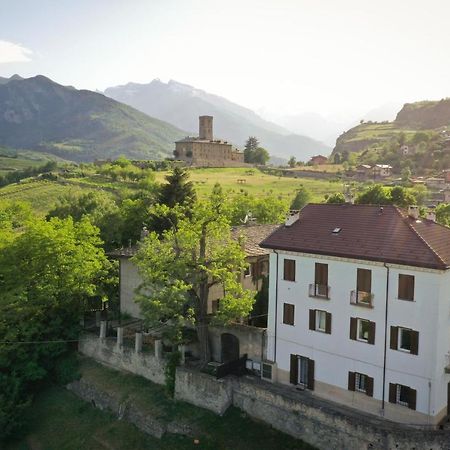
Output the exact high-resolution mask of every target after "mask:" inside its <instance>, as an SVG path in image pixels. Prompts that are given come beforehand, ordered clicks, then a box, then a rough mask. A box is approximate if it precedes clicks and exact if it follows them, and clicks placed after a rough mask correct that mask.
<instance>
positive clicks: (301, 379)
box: [289, 355, 315, 391]
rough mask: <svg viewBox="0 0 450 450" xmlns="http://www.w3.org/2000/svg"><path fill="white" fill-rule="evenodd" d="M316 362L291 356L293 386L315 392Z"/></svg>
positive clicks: (290, 374) (302, 357) (290, 376)
mask: <svg viewBox="0 0 450 450" xmlns="http://www.w3.org/2000/svg"><path fill="white" fill-rule="evenodd" d="M314 365H315V364H314V360H313V359H309V358H307V357H305V356H300V355H291V367H290V372H289V378H290V382H291V384H294V385H300V386H304V387H306V388H307V389H310V390H312V391H313V390H314Z"/></svg>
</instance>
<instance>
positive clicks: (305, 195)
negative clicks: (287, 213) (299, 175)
mask: <svg viewBox="0 0 450 450" xmlns="http://www.w3.org/2000/svg"><path fill="white" fill-rule="evenodd" d="M310 200H311V193H310V192H309V191H308V189H306V188H305V187H303V186H300V188H299V189H297V193H296V194H295V197H294V200H292V203H291V209H302V208H303V207H304V206H305V205H307V204H308V203H309V202H310Z"/></svg>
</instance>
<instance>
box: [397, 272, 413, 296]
mask: <svg viewBox="0 0 450 450" xmlns="http://www.w3.org/2000/svg"><path fill="white" fill-rule="evenodd" d="M398 298H399V299H400V300H409V301H413V300H414V276H413V275H403V274H399V276H398Z"/></svg>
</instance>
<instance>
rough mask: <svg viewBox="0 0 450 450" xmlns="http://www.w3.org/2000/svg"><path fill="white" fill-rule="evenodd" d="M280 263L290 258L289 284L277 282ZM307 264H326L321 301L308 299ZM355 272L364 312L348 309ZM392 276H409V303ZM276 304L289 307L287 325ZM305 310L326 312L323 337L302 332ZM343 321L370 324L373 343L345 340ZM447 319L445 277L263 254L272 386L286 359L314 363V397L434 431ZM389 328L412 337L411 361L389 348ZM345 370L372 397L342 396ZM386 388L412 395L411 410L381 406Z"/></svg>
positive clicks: (442, 390)
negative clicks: (364, 277) (362, 379)
mask: <svg viewBox="0 0 450 450" xmlns="http://www.w3.org/2000/svg"><path fill="white" fill-rule="evenodd" d="M285 258H287V259H292V260H295V281H286V280H284V279H283V273H284V259H285ZM315 263H323V264H328V285H329V287H330V290H329V299H325V298H317V297H310V296H309V285H310V284H312V283H314V282H315V281H314V278H315ZM358 268H360V269H369V270H371V275H372V288H371V291H372V294H373V300H372V304H373V307H372V308H369V307H367V306H363V305H354V304H351V303H350V292H351V291H352V290H355V288H356V282H357V281H356V280H357V269H358ZM388 274H389V276H388ZM399 274H405V275H413V276H414V277H415V285H414V300H413V301H408V300H399V299H398V278H399ZM387 285H388V289H387ZM387 290H388V299H387V314H386V291H387ZM284 303H289V304H293V305H294V308H295V309H294V325H287V324H285V323H283V304H284ZM311 309H313V310H323V311H326V312H328V313H331V334H326V333H324V332H321V331H313V330H310V329H309V328H310V327H309V310H311ZM351 317H356V318H361V319H368V320H370V321H372V322H375V342H374V344H373V345H371V344H369V343H367V342H361V341H358V340H352V339H350V318H351ZM386 317H387V321H386ZM449 321H450V273H449V271H442V270H432V269H421V268H417V267H410V266H399V265H394V264H386V267H385V266H384V265H383V263H378V262H370V261H358V260H352V259H345V258H337V257H331V256H330V257H327V256H321V255H312V254H301V253H295V252H284V251H278V252H275V251H273V252H272V253H271V255H270V291H269V323H268V350H267V355H268V359H269V360H271V361H274V362H275V363H276V367H277V371H276V373H277V381H278V382H281V383H285V384H289V383H290V378H289V371H290V358H291V355H301V356H304V357H306V358H310V359H311V360H313V361H314V381H315V383H314V394H315V395H319V396H323V397H326V398H328V399H331V400H334V401H337V402H340V403H342V404H345V405H348V406H352V407H355V408H359V409H362V410H364V411H366V412H370V413H373V414H378V415H383V416H384V417H386V418H389V419H392V420H396V421H400V422H404V423H410V424H420V425H435V424H436V423H438V422H439V421H440V420H442V419H443V418H444V417H445V415H446V414H447V395H448V392H447V389H448V383H449V382H450V375H449V374H447V373H445V370H444V369H445V367H446V366H447V365H448V353H449V349H450V326H449V325H450V323H449ZM391 326H396V327H397V326H398V327H404V328H409V329H412V330H415V331H417V332H418V333H419V335H418V354H417V355H414V354H410V353H408V352H405V351H403V350H392V349H390V327H391ZM349 372H357V373H361V374H365V375H368V376H369V377H371V378H373V397H368V396H367V395H365V394H364V393H361V392H357V391H350V390H349ZM383 379H384V394H383ZM390 383H394V384H401V385H404V386H408V387H410V388H411V389H414V390H416V395H417V397H416V410H415V411H414V410H412V409H410V408H408V407H407V406H402V405H400V404H392V403H389V384H390ZM383 396H384V402H383Z"/></svg>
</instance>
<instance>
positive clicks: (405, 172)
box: [402, 166, 411, 183]
mask: <svg viewBox="0 0 450 450" xmlns="http://www.w3.org/2000/svg"><path fill="white" fill-rule="evenodd" d="M410 178H411V169H410V168H409V167H408V166H406V167H405V168H404V169H403V170H402V181H403V183H408V182H409V180H410Z"/></svg>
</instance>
